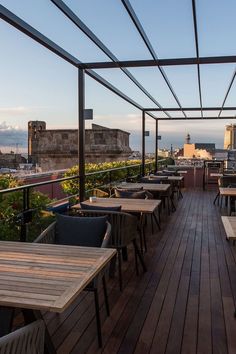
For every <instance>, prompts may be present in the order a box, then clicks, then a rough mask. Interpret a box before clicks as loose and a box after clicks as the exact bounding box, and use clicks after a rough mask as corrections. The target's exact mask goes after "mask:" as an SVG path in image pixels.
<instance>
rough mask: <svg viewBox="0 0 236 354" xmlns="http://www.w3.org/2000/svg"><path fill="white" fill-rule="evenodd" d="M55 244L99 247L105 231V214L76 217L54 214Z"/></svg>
mask: <svg viewBox="0 0 236 354" xmlns="http://www.w3.org/2000/svg"><path fill="white" fill-rule="evenodd" d="M56 221H57V223H56V238H55V241H56V243H57V244H61V245H72V246H87V247H101V244H102V241H103V237H104V235H105V232H106V221H107V217H106V216H98V217H76V216H67V215H61V214H57V215H56Z"/></svg>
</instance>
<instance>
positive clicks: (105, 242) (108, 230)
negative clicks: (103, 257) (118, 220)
mask: <svg viewBox="0 0 236 354" xmlns="http://www.w3.org/2000/svg"><path fill="white" fill-rule="evenodd" d="M106 224H107V228H106V233H105V236H104V238H103V241H102V245H101V247H102V248H107V247H108V245H109V242H110V238H111V224H110V223H109V222H108V221H106Z"/></svg>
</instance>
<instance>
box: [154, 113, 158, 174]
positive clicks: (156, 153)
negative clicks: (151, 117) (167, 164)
mask: <svg viewBox="0 0 236 354" xmlns="http://www.w3.org/2000/svg"><path fill="white" fill-rule="evenodd" d="M157 161H158V119H156V141H155V172H156V171H157V170H158V165H157Z"/></svg>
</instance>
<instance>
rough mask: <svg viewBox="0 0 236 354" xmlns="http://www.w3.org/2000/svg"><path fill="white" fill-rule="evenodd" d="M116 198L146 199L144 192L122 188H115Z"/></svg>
mask: <svg viewBox="0 0 236 354" xmlns="http://www.w3.org/2000/svg"><path fill="white" fill-rule="evenodd" d="M115 196H116V198H132V199H146V192H145V191H140V192H129V191H126V190H122V189H119V190H118V189H115Z"/></svg>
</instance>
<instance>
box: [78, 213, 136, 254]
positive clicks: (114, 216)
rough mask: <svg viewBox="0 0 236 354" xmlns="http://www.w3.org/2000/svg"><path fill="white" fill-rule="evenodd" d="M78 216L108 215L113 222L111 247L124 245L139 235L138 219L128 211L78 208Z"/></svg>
mask: <svg viewBox="0 0 236 354" xmlns="http://www.w3.org/2000/svg"><path fill="white" fill-rule="evenodd" d="M77 213H78V214H77V215H78V216H80V215H81V216H84V217H91V216H93V217H94V216H101V215H106V216H107V219H108V221H109V223H110V224H111V238H110V243H109V245H110V247H116V248H117V247H124V246H127V245H128V244H129V243H130V242H131V241H132V240H134V239H135V238H136V237H137V224H138V220H137V218H136V217H135V216H133V215H130V214H128V213H123V212H117V211H108V210H106V211H105V210H83V209H81V210H78V211H77Z"/></svg>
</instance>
